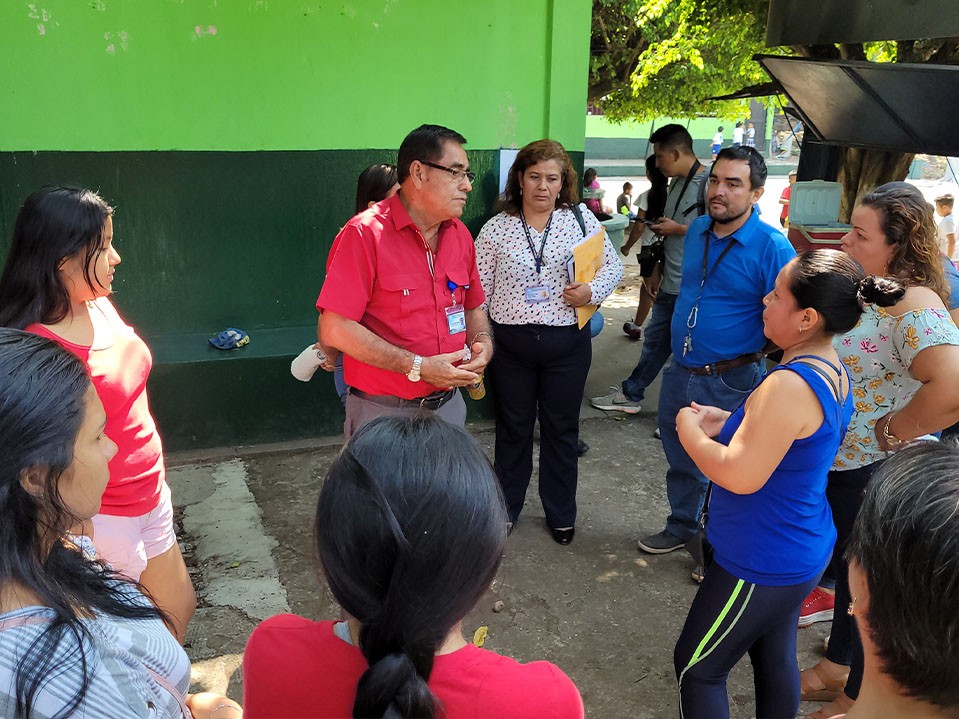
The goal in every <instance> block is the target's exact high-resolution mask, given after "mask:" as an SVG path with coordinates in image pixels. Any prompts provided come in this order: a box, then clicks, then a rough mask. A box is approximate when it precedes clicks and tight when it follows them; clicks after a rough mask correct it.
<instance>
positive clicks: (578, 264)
mask: <svg viewBox="0 0 959 719" xmlns="http://www.w3.org/2000/svg"><path fill="white" fill-rule="evenodd" d="M605 245H606V228H604V227H601V228H600V229H599V232H597V233H596V234H595V235H593V236H592V237H587V238H586V239H585V240H583V241H582V242H580V243H579V244H577V245H574V246H573V273H572V274H573V281H574V282H589V281H590V280H592V279H593V278H594V277H595V276H596V273H597V272H599V268H600V267H602V266H603V255H604V254H605ZM597 307H598V305H583V306H582V307H577V308H576V322H577V324H578V325H579V328H580V329H583V327H585V326H586V323H587V322H589V318H590V317H592V316H593V313H594V312H595V311H596V308H597Z"/></svg>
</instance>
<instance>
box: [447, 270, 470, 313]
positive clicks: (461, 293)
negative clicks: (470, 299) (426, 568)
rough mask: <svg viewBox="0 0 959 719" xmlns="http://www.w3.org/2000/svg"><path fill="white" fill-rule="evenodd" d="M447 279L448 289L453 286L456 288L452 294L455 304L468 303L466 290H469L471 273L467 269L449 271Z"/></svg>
mask: <svg viewBox="0 0 959 719" xmlns="http://www.w3.org/2000/svg"><path fill="white" fill-rule="evenodd" d="M446 279H447V281H448V282H447V287H450V286H451V285H452V286H453V287H454V289H453V290H451V292H450V294H452V295H453V298H454V299H455V304H459V305H461V304H464V303H465V302H466V290H468V289H469V285H470V276H469V272H467V271H466V270H465V269H463V270H447V272H446Z"/></svg>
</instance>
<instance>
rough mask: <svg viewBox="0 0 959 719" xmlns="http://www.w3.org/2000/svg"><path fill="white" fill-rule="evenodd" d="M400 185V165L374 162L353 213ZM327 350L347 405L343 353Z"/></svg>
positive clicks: (359, 186) (359, 184) (359, 183)
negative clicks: (397, 170)
mask: <svg viewBox="0 0 959 719" xmlns="http://www.w3.org/2000/svg"><path fill="white" fill-rule="evenodd" d="M399 189H400V184H399V183H398V182H397V181H396V165H392V164H388V163H378V164H376V165H370V166H369V167H367V168H366V169H365V170H363V172H361V173H360V176H359V177H358V178H357V180H356V202H355V205H354V207H353V214H354V215H358V214H360V213H361V212H364V211H366V210H368V209H369V208H370V207H372V206H373V205H375V204H376V203H377V202H380V201H381V200H385V199H387V198H389V197H392V196H393V195H395V194H396V193H397V192H398V191H399ZM338 238H339V235H337V239H338ZM336 248H337V241H336V240H334V241H333V245H332V246H331V247H330V253H329V254H328V255H327V256H326V269H327V270H329V268H330V263H331V262H332V261H333V254H334V253H335V252H336ZM322 321H323V315H322V314H320V316H319V317H318V318H317V320H316V336H317V338H319V336H320V328H321V327H322ZM313 347H314V349H318V350H319V349H322V348H323V347H322V344H321V343H320V342H319V341H317V343H316V344H315V345H314V346H313ZM327 350H328V352H329V354H327V356H326V361H324V362H323V363H322V364H321V365H320V367H322V368H323V369H325V370H326V371H327V372H333V383H334V384H335V385H336V393H337V394H338V395H339V397H340V402H342V403H343V406H344V407H345V406H346V395H347V392H348V391H349V389H350V387H349V385H347V384H346V380H345V379H343V355H342V354H341V353H340V352H339V350H337V349H334V348H332V347H328V348H327ZM330 355H332V356H330Z"/></svg>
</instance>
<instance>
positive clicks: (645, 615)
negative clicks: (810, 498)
mask: <svg viewBox="0 0 959 719" xmlns="http://www.w3.org/2000/svg"><path fill="white" fill-rule="evenodd" d="M777 194H778V193H777ZM636 280H637V272H636V267H635V265H634V264H629V265H628V267H627V274H626V277H625V278H624V281H623V283H622V285H621V288H620V290H619V291H617V293H616V294H614V295H613V296H612V297H611V298H610V299H609V300H608V301H607V302H606V303H604V305H603V314H604V316H605V318H606V327H605V330H604V332H603V333H602V334H600V335H599V337H597V338H596V339H595V340H594V360H593V367H592V369H591V372H590V376H589V380H588V383H587V392H586V395H587V397H588V396H591V395H595V394H603V393H605V392H606V391H607V387H608V386H609V385H611V384H616V383H618V382H619V381H620V380H621V379H622V378H623V377H625V376H626V374H628V372H629V371H630V369H631V368H632V367H633V365H634V363H635V361H636V359H637V358H638V356H639V351H640V346H641V345H640V343H637V342H633V341H631V340H629V339H628V338H626V336H625V335H623V334H622V332H621V330H620V327H621V326H622V324H623V322H624V321H626V320H627V319H631V317H632V314H633V311H634V308H635V302H636V296H637V293H636ZM314 381H323V378H322V377H320V378H317V379H314ZM657 395H658V381H657V383H656V384H654V385H653V387H652V388H651V391H650V392H649V395H648V398H647V402H646V407H645V408H644V410H643V412H641V413H640V414H638V415H634V416H628V417H627V416H625V415H619V414H607V413H605V412H602V411H599V410H595V409H593V408H592V407H590V406H589V404H588V401H587V400H586V399H585V398H584V403H583V411H582V437H583V438H584V439H585V440H586V441H587V442H588V443H589V444H590V446H591V449H590V451H589V453H588V454H586V456H584V457H583V458H582V459H581V460H580V479H579V495H578V497H579V520H578V525H577V534H576V539H575V541H574V542H573V543H572V544H571V545H569V546H568V547H561V546H559V545H557V544H555V543H554V542H553V541H552V539H551V538H550V537H549V535H548V533H547V531H546V528H545V524H544V519H543V512H542V508H541V506H540V504H539V500H538V496H537V492H536V481H535V470H534V481H533V484H532V485H531V487H530V491H529V495H528V500H527V506H526V509H525V511H524V513H523V515H522V517H521V519H520V522H519V523H518V524H517V526H516V529H515V531H514V532H513V534H512V536H511V537H510V538H509V540H508V542H507V546H506V555H505V558H504V561H503V564H502V567H501V569H500V571H499V574H498V576H497V578H496V581H495V582H494V584H493V586H492V588H491V590H490V592H489V594H488V595H487V596H486V597H484V598H483V599H482V600H481V601H480V603H479V605H478V606H477V607H476V608H475V609H474V610H473V611H472V612H471V613H470V614H469V615H468V616H467V618H466V620H465V622H464V629H465V632H466V633H467V635H468V636H470V635H472V633H473V632H474V631H475V630H476V629H477V628H478V627H480V626H486V627H488V630H489V634H488V638H487V640H486V644H485V646H486V647H487V648H489V649H492V650H494V651H497V652H500V653H503V654H507V655H509V656H512V657H514V658H516V659H518V660H520V661H531V660H535V659H548V660H550V661H552V662H555V663H556V664H558V665H559V666H560V667H561V668H562V669H563V670H564V671H565V672H567V673H568V674H569V675H570V676H571V677H572V679H573V680H574V681H575V683H576V685H577V686H578V687H579V689H580V691H581V692H582V695H583V700H584V702H585V705H586V713H587V716H590V717H626V716H629V717H636V718H637V719H640V718H646V717H648V718H652V717H672V716H676V714H677V692H676V682H675V679H674V675H673V669H672V650H673V645H674V643H675V641H676V638H677V637H678V635H679V632H680V629H681V627H682V624H683V621H684V619H685V615H686V611H687V609H688V607H689V604H690V602H691V601H692V598H693V596H694V594H695V592H696V585H695V584H693V582H692V581H691V579H690V570H691V569H692V561H691V560H690V558H689V557H688V555H686V554H685V553H684V552H674V553H672V554H668V555H664V556H659V557H650V556H649V555H643V554H640V553H639V552H638V551H637V549H636V539H637V538H638V537H639V536H640V535H641V534H643V533H645V532H649V531H657V530H659V529H660V528H661V527H662V523H663V520H664V518H665V516H666V513H667V503H666V497H665V487H664V479H663V478H664V474H665V469H666V463H665V459H664V456H663V452H662V448H661V446H660V443H659V442H658V441H657V440H656V439H654V438H653V436H652V433H653V430H654V428H655V411H656V403H657ZM469 429H470V430H471V431H472V432H473V433H474V434H475V436H476V437H477V439H478V440H479V441H480V442H482V443H483V444H484V446H485V447H486V448H487V450H488V451H489V452H490V454H492V441H493V429H492V427H491V426H490V425H489V424H488V423H480V424H474V425H471V426H470V427H469ZM338 444H339V442H338V438H327V439H326V441H317V442H316V443H314V444H313V445H312V446H304V445H298V446H296V447H285V448H284V447H279V448H278V447H269V448H259V450H258V451H253V452H250V453H249V454H246V455H244V456H242V457H239V458H232V459H224V460H223V461H208V462H197V461H193V462H188V463H182V462H183V460H184V458H183V457H173V458H171V464H178V463H179V466H175V467H174V468H172V469H171V471H170V482H171V485H172V486H173V492H174V500H175V502H176V503H177V504H178V505H180V506H182V507H183V508H184V528H185V531H186V533H187V535H188V536H187V537H186V538H185V540H186V543H187V544H188V546H189V549H190V550H191V554H193V555H194V558H195V561H196V564H197V570H198V579H199V582H200V585H201V587H200V595H201V597H202V601H203V604H204V606H202V607H201V608H200V609H199V610H198V612H197V615H196V618H195V619H194V621H193V623H192V625H191V627H190V634H189V647H188V651H189V653H190V655H191V658H192V659H193V661H194V688H195V689H196V690H199V689H200V688H205V689H210V690H216V691H224V690H226V691H228V692H229V693H230V695H232V696H234V697H236V698H237V699H239V698H241V697H242V686H241V676H240V669H239V667H240V662H241V658H242V657H241V655H242V650H243V645H244V642H245V641H246V638H247V636H249V633H250V631H251V630H252V629H253V627H254V626H255V624H256V622H257V621H259V620H261V619H263V618H265V617H267V616H270V615H271V614H274V613H277V612H282V611H293V612H295V613H297V614H301V615H304V616H307V617H311V618H317V619H319V618H330V617H335V616H337V614H338V608H337V607H336V606H335V605H334V604H333V602H332V598H331V597H330V595H329V593H328V591H327V590H326V588H325V586H324V584H323V581H322V580H321V579H319V578H318V576H317V571H316V564H315V561H314V558H313V551H312V538H311V523H312V517H313V511H314V506H315V501H316V497H317V495H318V492H319V487H320V484H321V481H322V477H323V475H324V472H325V470H326V468H327V467H328V465H329V462H330V461H331V459H332V457H333V454H334V452H335V451H336V449H337V448H338ZM496 601H502V602H503V610H502V611H500V612H494V611H493V605H494V602H496ZM827 632H828V624H817V625H815V626H814V627H813V628H810V629H806V630H802V631H800V632H799V647H800V649H799V661H800V664H801V665H803V666H807V665H809V664H811V663H813V662H814V661H815V660H816V659H817V658H818V656H819V655H820V654H821V647H822V640H823V638H824V637H825V635H826V633H827ZM729 697H730V705H731V716H732V717H734V718H737V719H740V718H743V717H751V716H753V715H754V710H753V685H752V675H751V672H750V670H749V666H748V662H741V663H740V665H739V666H737V667H736V669H735V670H734V671H733V673H732V674H731V676H730V680H729ZM816 708H818V705H808V706H804V709H808V710H813V709H816Z"/></svg>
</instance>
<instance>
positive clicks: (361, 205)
mask: <svg viewBox="0 0 959 719" xmlns="http://www.w3.org/2000/svg"><path fill="white" fill-rule="evenodd" d="M395 184H396V165H390V164H388V163H382V164H379V163H378V164H376V165H370V166H369V167H367V168H366V169H365V170H363V172H361V173H360V176H359V177H358V178H357V179H356V207H355V209H354V210H353V212H354V214H358V213H360V212H362V211H363V210H365V209H366V208H367V207H369V205H370V203H371V202H379V201H380V200H384V199H386V193H387V192H389V191H390V188H391V187H393V185H395Z"/></svg>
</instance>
